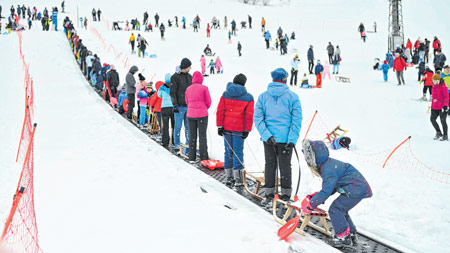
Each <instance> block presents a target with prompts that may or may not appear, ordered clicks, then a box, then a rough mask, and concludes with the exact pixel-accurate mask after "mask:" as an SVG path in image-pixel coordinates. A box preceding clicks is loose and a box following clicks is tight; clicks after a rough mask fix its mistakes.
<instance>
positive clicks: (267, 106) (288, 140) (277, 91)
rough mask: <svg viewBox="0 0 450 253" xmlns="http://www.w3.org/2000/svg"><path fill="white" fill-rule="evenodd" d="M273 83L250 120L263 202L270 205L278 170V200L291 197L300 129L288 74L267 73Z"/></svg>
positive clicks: (297, 103)
mask: <svg viewBox="0 0 450 253" xmlns="http://www.w3.org/2000/svg"><path fill="white" fill-rule="evenodd" d="M271 75H272V79H273V82H272V83H270V84H269V86H268V88H267V91H265V92H264V93H262V94H261V95H260V96H259V98H258V101H257V103H256V107H255V113H254V116H253V119H254V121H255V125H256V128H257V129H258V132H259V134H260V135H261V140H262V141H263V143H264V155H265V160H266V164H265V187H266V188H265V199H264V200H263V201H262V204H263V205H270V203H271V202H272V200H273V197H274V194H275V181H276V179H275V173H276V170H277V165H279V168H280V175H279V178H281V199H283V200H286V201H287V200H289V199H290V198H291V193H292V176H291V158H292V149H293V148H294V146H295V144H296V143H297V140H298V137H299V134H300V129H301V126H302V107H301V105H300V99H299V97H298V95H297V94H296V93H294V92H292V91H290V90H289V87H288V86H287V85H286V82H287V78H288V73H287V72H286V70H284V69H282V68H278V69H276V70H274V71H272V73H271Z"/></svg>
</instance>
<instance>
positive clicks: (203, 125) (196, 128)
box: [188, 116, 209, 161]
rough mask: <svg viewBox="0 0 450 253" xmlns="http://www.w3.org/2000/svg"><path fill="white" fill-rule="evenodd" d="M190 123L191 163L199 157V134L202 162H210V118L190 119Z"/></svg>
mask: <svg viewBox="0 0 450 253" xmlns="http://www.w3.org/2000/svg"><path fill="white" fill-rule="evenodd" d="M188 121H189V161H195V158H196V155H197V133H198V138H199V143H200V160H202V161H203V160H208V159H209V158H208V142H207V140H206V129H207V128H208V116H206V117H203V118H188Z"/></svg>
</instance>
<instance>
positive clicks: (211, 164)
mask: <svg viewBox="0 0 450 253" xmlns="http://www.w3.org/2000/svg"><path fill="white" fill-rule="evenodd" d="M200 164H201V165H203V166H205V167H206V168H208V169H210V170H214V169H223V167H224V165H225V164H224V162H221V161H220V160H203V161H201V162H200Z"/></svg>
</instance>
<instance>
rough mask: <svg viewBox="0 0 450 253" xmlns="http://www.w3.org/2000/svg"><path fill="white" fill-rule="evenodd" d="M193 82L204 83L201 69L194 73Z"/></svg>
mask: <svg viewBox="0 0 450 253" xmlns="http://www.w3.org/2000/svg"><path fill="white" fill-rule="evenodd" d="M192 83H197V84H203V75H202V73H200V72H199V71H195V72H194V74H193V75H192Z"/></svg>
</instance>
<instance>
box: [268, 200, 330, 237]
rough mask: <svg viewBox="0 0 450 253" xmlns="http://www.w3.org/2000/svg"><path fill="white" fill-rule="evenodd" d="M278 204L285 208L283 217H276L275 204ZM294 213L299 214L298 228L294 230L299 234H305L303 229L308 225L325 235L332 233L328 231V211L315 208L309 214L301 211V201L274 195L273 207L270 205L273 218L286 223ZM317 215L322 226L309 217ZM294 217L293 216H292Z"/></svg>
mask: <svg viewBox="0 0 450 253" xmlns="http://www.w3.org/2000/svg"><path fill="white" fill-rule="evenodd" d="M278 204H280V205H281V206H283V207H284V208H286V212H285V213H284V215H283V218H280V217H278V215H277V205H278ZM294 213H295V216H299V217H300V218H299V219H300V222H301V225H300V227H299V228H296V229H295V230H294V231H295V232H297V233H298V234H300V235H305V232H304V229H305V228H306V227H307V226H308V227H310V228H312V229H315V230H317V231H319V232H321V233H323V234H325V235H328V236H332V235H333V234H332V233H331V232H330V229H329V228H328V224H327V220H326V218H327V217H328V212H326V211H324V210H322V209H319V208H317V209H316V210H315V211H313V212H312V213H310V214H305V213H303V212H302V211H301V201H300V200H297V201H295V202H286V201H283V200H281V199H279V198H278V195H276V196H275V198H274V199H273V207H272V215H273V217H274V219H275V220H276V221H277V222H278V223H280V224H282V225H285V224H286V223H288V219H289V217H291V216H292V215H293V214H294ZM313 217H318V218H319V220H320V223H321V224H322V227H320V226H318V225H316V224H314V223H313V222H311V218H313ZM294 218H295V217H294Z"/></svg>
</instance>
